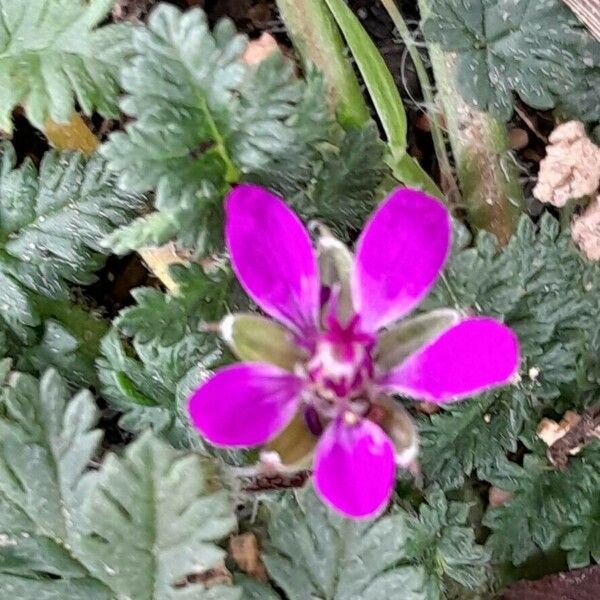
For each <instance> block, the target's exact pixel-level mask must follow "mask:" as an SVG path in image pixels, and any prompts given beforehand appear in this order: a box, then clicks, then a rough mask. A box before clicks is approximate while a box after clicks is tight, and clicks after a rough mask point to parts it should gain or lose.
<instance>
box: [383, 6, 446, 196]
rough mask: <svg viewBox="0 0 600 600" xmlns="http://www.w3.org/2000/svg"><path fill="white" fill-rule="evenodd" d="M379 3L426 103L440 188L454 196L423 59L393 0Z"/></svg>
mask: <svg viewBox="0 0 600 600" xmlns="http://www.w3.org/2000/svg"><path fill="white" fill-rule="evenodd" d="M381 3H382V4H383V6H384V8H385V9H386V10H387V12H388V14H389V15H390V18H391V19H392V22H393V23H394V26H395V27H396V29H397V30H398V33H399V34H400V37H401V38H402V41H403V42H404V45H405V46H406V50H407V52H408V54H409V55H410V58H411V59H412V62H413V65H414V66H415V71H416V73H417V77H418V79H419V83H420V85H421V91H422V93H423V98H424V99H425V103H426V104H427V114H428V117H429V122H430V124H431V137H432V138H433V146H434V148H435V155H436V157H437V161H438V164H439V167H440V174H441V182H442V189H443V191H444V192H446V193H450V195H451V196H454V195H455V194H454V193H455V192H457V191H458V186H457V185H456V181H455V180H454V175H453V173H452V165H451V163H450V156H449V155H448V151H447V149H446V141H445V139H444V132H443V129H442V126H441V124H440V118H439V114H438V113H437V111H435V109H434V106H435V98H434V95H433V85H432V83H431V80H430V79H429V75H428V73H427V69H426V68H425V65H424V64H423V59H422V58H421V54H420V53H419V50H418V49H417V47H416V46H415V43H414V39H413V36H412V33H411V32H410V30H409V29H408V26H407V25H406V22H405V21H404V18H403V17H402V13H401V12H400V10H399V9H398V7H397V6H396V2H395V0H381Z"/></svg>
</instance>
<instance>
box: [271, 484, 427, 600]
mask: <svg viewBox="0 0 600 600" xmlns="http://www.w3.org/2000/svg"><path fill="white" fill-rule="evenodd" d="M409 533H410V521H409V519H408V517H407V515H405V514H403V513H398V514H394V515H391V516H386V517H383V518H381V519H379V520H376V521H372V520H371V521H353V520H347V519H344V518H342V517H341V516H339V515H338V514H336V513H334V512H333V511H332V510H330V509H329V508H327V507H326V506H325V505H324V504H323V503H322V501H321V500H319V499H318V498H317V497H316V495H315V493H314V492H313V490H312V488H311V487H306V488H304V489H303V490H301V491H299V492H297V493H296V494H295V495H288V496H287V497H286V498H285V499H284V500H283V502H282V503H280V504H278V505H277V506H274V507H273V509H272V511H271V515H270V521H269V528H268V535H269V541H268V546H267V547H266V548H265V551H264V553H263V559H264V561H265V565H266V567H267V570H268V572H269V575H270V577H271V578H272V579H273V580H274V581H275V583H277V585H278V586H279V587H280V588H281V589H283V591H284V592H285V593H286V596H287V598H288V599H289V600H311V599H312V598H320V599H322V600H380V599H381V598H385V597H388V598H395V597H402V598H403V600H425V599H426V598H427V596H426V595H425V593H424V591H423V583H424V573H423V571H422V570H421V569H420V568H418V567H415V566H412V565H411V564H410V563H409V561H408V559H407V556H406V543H407V540H408V537H409Z"/></svg>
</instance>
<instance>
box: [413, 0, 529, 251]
mask: <svg viewBox="0 0 600 600" xmlns="http://www.w3.org/2000/svg"><path fill="white" fill-rule="evenodd" d="M419 6H420V8H421V14H422V16H423V17H425V16H427V13H428V11H429V9H428V5H427V2H426V0H419ZM428 48H429V55H430V58H431V64H432V68H433V74H434V76H435V80H436V84H437V89H438V98H439V101H440V103H441V106H442V109H443V111H444V115H445V119H446V127H447V130H448V137H449V139H450V144H451V147H452V151H453V154H454V160H455V163H456V170H457V174H458V179H459V182H460V186H461V188H462V196H463V200H464V202H465V205H466V206H465V207H466V209H467V213H468V218H469V221H470V223H471V224H472V225H473V226H474V227H476V228H479V229H486V230H488V231H490V232H492V233H493V234H495V235H496V236H497V238H498V240H499V241H500V243H501V244H506V243H507V242H508V240H509V238H510V236H511V235H512V233H513V232H514V231H515V229H516V227H517V223H518V221H519V217H520V215H521V213H522V206H523V204H524V198H523V190H522V188H521V185H520V183H519V179H518V173H517V169H516V166H515V164H514V162H513V161H512V159H511V157H510V143H509V140H508V133H507V130H506V126H505V125H504V123H500V122H499V121H497V120H496V119H494V118H493V117H491V116H490V115H488V114H486V113H482V112H479V111H477V110H475V109H474V108H473V107H471V106H470V105H468V104H467V103H466V102H465V101H464V100H463V98H462V96H461V95H460V92H459V90H458V89H457V87H456V83H455V80H456V78H455V74H456V64H455V62H456V59H455V57H454V56H453V55H451V54H448V53H445V52H443V51H442V50H441V48H439V46H437V44H428Z"/></svg>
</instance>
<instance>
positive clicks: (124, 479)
mask: <svg viewBox="0 0 600 600" xmlns="http://www.w3.org/2000/svg"><path fill="white" fill-rule="evenodd" d="M84 512H85V514H86V515H87V522H86V525H85V527H84V535H83V538H82V545H81V555H82V559H83V561H84V562H85V564H86V565H88V567H89V569H90V571H91V572H92V573H93V574H94V575H95V576H96V577H98V579H100V580H101V581H104V582H105V584H106V585H107V586H108V587H110V588H111V589H112V590H113V591H114V592H115V593H116V595H117V596H118V597H129V598H136V600H176V599H177V598H182V597H183V598H189V599H190V600H239V599H240V598H241V591H240V590H238V589H235V588H232V587H226V586H215V587H212V588H209V589H206V588H205V586H204V585H203V584H202V583H194V582H192V581H191V580H190V579H189V578H190V576H193V575H194V574H201V573H202V572H204V571H206V570H208V569H209V568H210V567H212V566H214V565H215V564H216V563H218V562H219V561H220V560H222V558H223V557H224V554H225V553H224V551H223V550H222V549H221V548H219V547H218V546H217V545H216V544H215V542H216V541H218V540H220V539H221V538H223V537H225V536H226V535H227V534H228V533H229V532H230V531H231V529H232V528H233V526H234V523H235V518H234V515H233V507H232V505H231V503H230V501H229V499H228V497H227V495H226V493H225V492H224V491H223V490H222V488H221V487H220V486H219V484H218V481H217V476H216V473H215V472H214V470H213V469H212V468H211V466H210V464H208V463H207V462H206V460H204V459H202V458H200V457H199V456H197V455H195V454H187V455H182V454H181V453H179V452H177V451H175V450H173V449H172V448H170V447H169V446H168V445H166V444H165V443H164V442H161V441H160V440H158V439H157V438H154V437H152V436H151V435H145V436H143V437H142V438H141V439H140V440H138V441H137V442H134V443H133V444H132V445H130V446H129V447H128V448H127V450H126V451H125V456H124V457H122V458H117V457H116V456H114V455H111V456H109V457H108V458H107V459H106V461H105V463H104V466H103V468H102V472H101V473H100V476H99V481H98V484H97V485H96V486H95V487H94V489H93V490H92V492H91V494H90V496H89V497H88V498H87V500H86V503H85V509H84Z"/></svg>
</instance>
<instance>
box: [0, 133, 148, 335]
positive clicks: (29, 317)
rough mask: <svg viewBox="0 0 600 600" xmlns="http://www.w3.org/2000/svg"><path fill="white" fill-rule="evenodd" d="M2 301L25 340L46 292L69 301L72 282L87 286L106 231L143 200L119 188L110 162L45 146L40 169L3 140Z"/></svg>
mask: <svg viewBox="0 0 600 600" xmlns="http://www.w3.org/2000/svg"><path fill="white" fill-rule="evenodd" d="M0 152H1V154H0V306H1V307H2V311H1V316H2V319H3V320H4V321H5V323H6V325H7V326H8V327H9V328H10V329H11V330H12V331H13V332H14V334H15V335H17V336H18V337H19V338H20V339H22V340H27V338H28V336H29V335H30V331H29V328H31V327H35V326H37V325H39V324H40V322H41V316H40V311H44V310H46V309H44V308H43V307H41V306H38V302H39V298H42V299H51V300H66V299H68V297H69V284H79V285H86V284H89V283H91V282H93V281H94V280H95V277H94V272H95V271H97V270H98V269H99V268H101V267H102V266H103V264H104V261H105V257H104V251H103V250H102V248H101V246H100V242H101V240H102V238H103V237H105V236H106V235H107V234H109V233H110V232H111V231H112V230H113V229H114V228H116V227H119V226H121V225H123V224H125V223H127V222H128V221H129V220H130V219H131V218H132V217H133V215H134V214H135V211H136V210H137V209H138V208H140V207H141V201H140V199H139V198H138V197H136V196H133V195H131V194H126V193H124V192H121V191H119V190H118V189H116V188H115V185H114V178H113V177H112V176H111V175H110V174H107V172H106V164H105V162H104V161H103V160H102V159H101V158H100V157H99V156H97V155H95V156H93V157H92V158H91V159H89V160H86V159H85V158H84V157H83V156H82V155H81V154H78V153H75V152H55V151H51V152H48V153H46V155H45V156H44V159H43V161H42V163H41V165H40V170H39V174H38V172H37V170H36V168H35V167H34V165H33V163H32V162H31V161H30V160H26V161H25V162H24V163H23V164H22V165H20V166H19V167H16V166H15V165H16V155H15V151H14V149H13V147H12V146H11V145H10V144H8V143H4V144H3V145H2V146H1V147H0Z"/></svg>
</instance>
